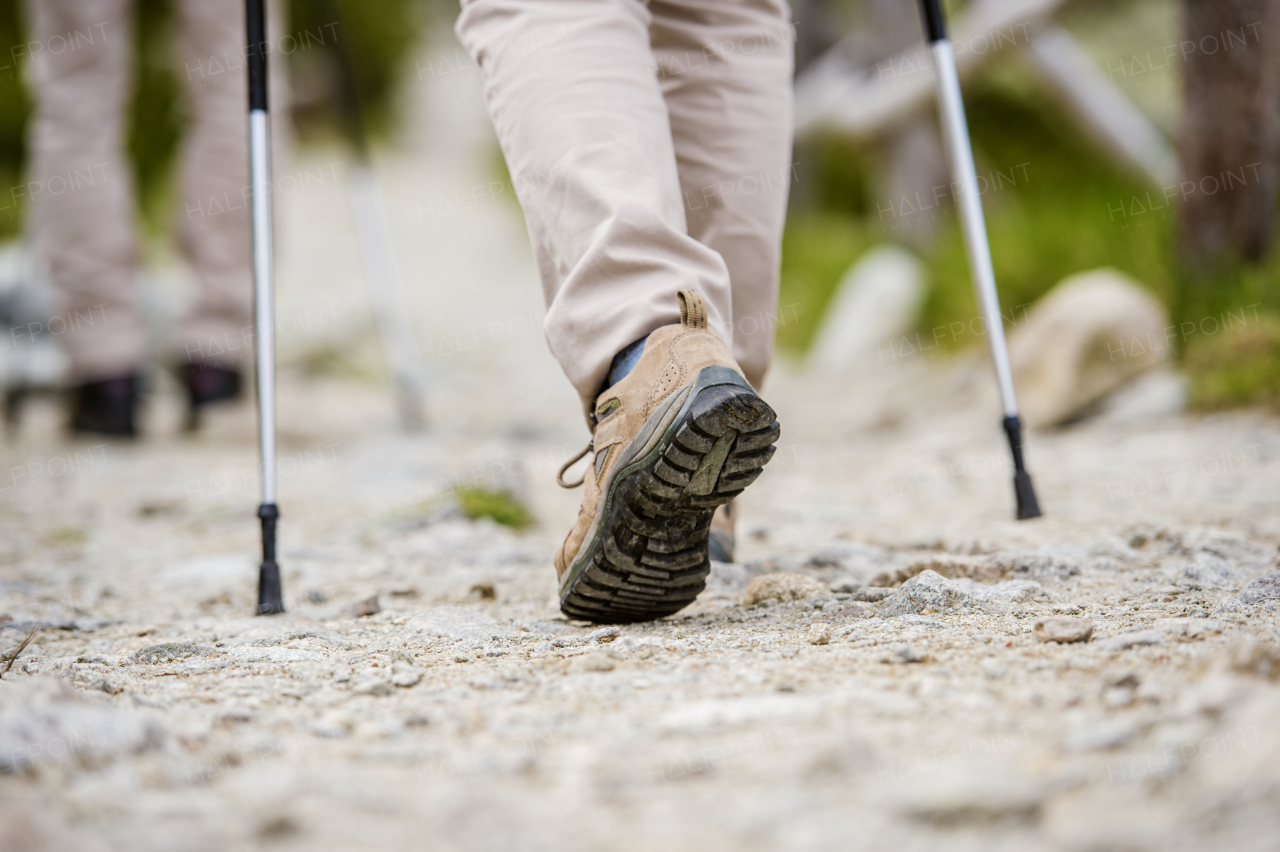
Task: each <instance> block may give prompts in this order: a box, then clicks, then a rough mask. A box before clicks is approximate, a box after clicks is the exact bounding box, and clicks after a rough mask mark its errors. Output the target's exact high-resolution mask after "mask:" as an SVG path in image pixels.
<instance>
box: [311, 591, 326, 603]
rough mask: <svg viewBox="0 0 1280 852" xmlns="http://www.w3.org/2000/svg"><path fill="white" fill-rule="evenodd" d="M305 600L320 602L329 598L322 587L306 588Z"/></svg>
mask: <svg viewBox="0 0 1280 852" xmlns="http://www.w3.org/2000/svg"><path fill="white" fill-rule="evenodd" d="M307 600H308V601H309V602H311V603H313V604H322V603H324V602H325V601H327V600H329V597H328V595H326V594H325V593H324V590H323V589H308V590H307Z"/></svg>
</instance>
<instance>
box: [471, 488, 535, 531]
mask: <svg viewBox="0 0 1280 852" xmlns="http://www.w3.org/2000/svg"><path fill="white" fill-rule="evenodd" d="M453 497H454V499H455V500H457V502H458V508H460V509H462V512H463V514H465V515H466V516H467V517H468V518H471V519H472V520H478V519H480V518H489V519H490V520H492V521H494V522H495V523H499V524H502V525H503V526H504V527H511V528H512V529H515V530H522V529H524V528H525V527H527V526H529V524H531V523H533V516H532V515H531V514H530V513H529V510H528V508H526V507H525V505H524V504H523V503H521V502H520V501H519V500H517V499H516V498H515V497H514V496H512V494H511V493H510V492H507V491H495V490H492V489H489V488H481V487H479V486H477V485H468V486H465V487H463V488H459V489H458V490H457V491H455V492H454V493H453Z"/></svg>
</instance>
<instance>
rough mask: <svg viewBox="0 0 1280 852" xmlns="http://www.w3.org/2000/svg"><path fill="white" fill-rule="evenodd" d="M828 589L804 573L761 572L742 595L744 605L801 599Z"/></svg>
mask: <svg viewBox="0 0 1280 852" xmlns="http://www.w3.org/2000/svg"><path fill="white" fill-rule="evenodd" d="M826 591H827V589H826V587H825V586H823V585H822V584H821V583H819V582H818V581H817V580H815V579H813V578H812V577H808V576H806V575H804V574H795V573H791V572H783V571H780V572H778V573H775V574H761V575H760V576H759V577H753V578H752V580H751V582H750V583H748V584H747V592H746V594H745V595H743V596H742V605H743V606H756V605H757V604H762V603H766V602H768V601H779V602H786V601H799V600H804V599H805V598H812V597H816V596H817V595H821V594H825V593H826Z"/></svg>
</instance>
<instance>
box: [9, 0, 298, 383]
mask: <svg viewBox="0 0 1280 852" xmlns="http://www.w3.org/2000/svg"><path fill="white" fill-rule="evenodd" d="M133 6H134V3H133V0H28V3H27V20H28V26H29V27H30V30H31V40H30V42H28V43H27V44H26V45H23V46H22V50H23V51H24V52H25V53H27V54H28V56H27V60H28V61H29V63H30V68H31V71H32V75H33V79H34V82H35V93H34V94H35V115H34V118H33V122H32V128H31V149H32V169H31V171H32V177H31V180H30V181H29V182H28V183H27V184H26V185H25V186H23V187H19V188H17V189H16V190H15V191H19V192H23V193H25V194H27V195H28V196H29V200H30V203H31V205H32V208H33V212H34V215H35V217H36V220H35V221H36V236H37V242H38V244H39V246H40V248H41V251H42V252H43V254H44V256H45V257H46V258H47V260H48V264H49V271H50V275H51V277H52V279H53V284H54V291H55V296H56V297H57V307H56V310H55V314H54V317H53V318H52V319H51V321H50V323H49V330H50V331H51V332H52V333H53V334H55V335H57V336H58V337H59V339H60V340H61V341H62V343H63V344H64V347H65V348H66V350H67V352H68V354H69V355H70V356H71V361H72V365H73V369H74V371H75V373H76V375H77V377H78V378H79V379H81V380H88V379H96V378H105V377H109V376H113V375H118V374H121V373H125V372H129V371H131V370H134V369H137V368H138V367H139V366H141V365H142V363H143V361H144V360H145V359H146V357H147V354H148V352H147V349H148V334H147V329H146V327H145V322H144V314H143V311H142V310H141V308H140V304H139V292H138V287H137V281H136V279H137V272H138V270H137V255H138V248H137V236H136V233H135V221H136V219H137V213H136V212H135V209H134V202H133V194H134V193H133V176H132V175H131V173H130V170H129V168H128V166H127V162H126V157H125V148H124V146H125V142H126V140H125V138H124V136H125V133H124V131H125V127H126V124H125V120H124V119H125V116H126V114H127V110H128V106H129V99H130V95H131V94H132V91H133V90H132V85H131V82H132V75H131V73H130V71H131V66H132V63H133V54H132V38H131V35H132V31H133V20H132V14H131V13H132V11H133ZM275 6H278V4H275V3H271V4H268V9H269V10H272V20H271V21H270V22H269V24H268V27H269V29H268V31H269V32H270V33H278V32H279V28H278V26H277V20H276V15H275V10H274V8H273V7H275ZM174 11H175V25H176V26H175V29H176V31H177V33H178V40H179V42H180V45H179V49H178V50H176V51H175V58H176V65H177V69H178V75H179V77H180V78H181V79H182V82H183V84H184V86H185V89H186V94H187V102H188V106H189V109H188V110H187V113H188V116H189V118H188V122H187V123H188V127H187V130H186V139H185V143H184V148H183V153H182V160H181V165H180V172H181V174H180V180H181V186H182V198H181V200H180V201H179V203H178V210H177V216H176V226H175V231H176V234H177V238H178V241H179V248H180V249H181V251H182V254H183V256H184V257H185V259H186V260H187V261H188V262H189V263H190V265H191V267H192V270H193V272H194V273H195V277H196V281H197V285H198V286H197V292H196V295H195V299H194V302H193V304H192V305H191V307H190V309H189V311H188V313H187V315H186V316H185V317H184V319H183V320H182V321H181V323H180V325H179V327H178V328H177V329H176V332H175V335H174V336H175V338H176V340H175V345H176V347H177V352H176V353H174V355H175V357H176V358H177V359H179V360H196V361H205V362H209V363H214V364H222V365H226V366H234V365H235V364H237V363H238V362H239V361H241V360H242V359H243V358H244V357H245V356H246V355H247V354H248V353H249V352H251V351H252V348H253V341H252V337H251V334H250V333H251V328H252V322H251V311H252V304H253V288H252V283H251V273H250V252H251V238H250V231H249V199H248V195H247V187H248V183H249V165H248V156H249V155H248V148H249V143H248V133H249V121H248V94H247V89H246V82H245V71H244V50H245V44H244V41H245V30H244V2H243V0H178V2H176V3H175V4H174ZM277 43H278V41H277ZM268 62H269V63H273V65H274V67H272V69H271V89H270V93H269V94H270V98H271V100H270V101H269V104H268V105H269V107H270V108H271V111H272V115H273V121H272V131H273V134H274V136H275V140H274V141H275V143H276V145H275V147H276V148H277V150H279V149H280V148H281V146H282V145H283V143H284V140H283V138H282V134H283V132H284V130H285V128H286V127H287V122H285V121H280V120H279V119H281V118H283V117H285V116H286V115H287V109H288V105H287V103H286V102H285V100H286V96H287V89H286V87H285V86H284V80H285V76H284V74H283V73H282V72H283V68H281V67H280V66H281V65H282V64H283V57H282V56H281V54H280V51H275V52H274V53H270V54H268ZM166 120H167V119H166V117H165V116H155V115H148V116H144V117H143V122H144V127H145V128H146V129H145V131H144V132H146V133H148V134H151V135H152V138H154V134H155V133H156V132H157V128H156V127H154V125H157V124H163V122H164V121H166ZM278 163H279V160H278V158H277V164H278Z"/></svg>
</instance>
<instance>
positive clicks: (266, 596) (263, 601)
mask: <svg viewBox="0 0 1280 852" xmlns="http://www.w3.org/2000/svg"><path fill="white" fill-rule="evenodd" d="M281 612H284V596H283V594H282V593H281V589H280V566H279V565H277V564H276V563H275V562H274V561H271V562H263V563H262V567H260V568H259V569H258V615H276V614H277V613H281Z"/></svg>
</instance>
